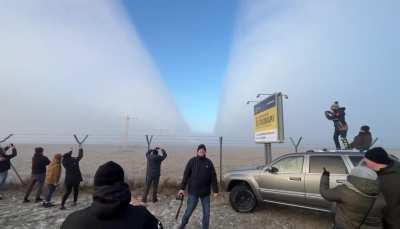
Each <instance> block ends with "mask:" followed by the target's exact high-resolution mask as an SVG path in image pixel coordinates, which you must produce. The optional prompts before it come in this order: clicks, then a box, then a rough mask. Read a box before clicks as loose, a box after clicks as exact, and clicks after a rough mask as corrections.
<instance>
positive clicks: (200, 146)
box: [197, 144, 207, 152]
mask: <svg viewBox="0 0 400 229" xmlns="http://www.w3.org/2000/svg"><path fill="white" fill-rule="evenodd" d="M200 149H204V151H206V152H207V148H206V146H205V145H204V144H200V145H199V146H198V147H197V151H199V150H200Z"/></svg>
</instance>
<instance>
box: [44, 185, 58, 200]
mask: <svg viewBox="0 0 400 229" xmlns="http://www.w3.org/2000/svg"><path fill="white" fill-rule="evenodd" d="M55 191H56V186H55V185H54V184H48V185H47V195H46V202H50V201H51V197H52V196H53V193H54V192H55Z"/></svg>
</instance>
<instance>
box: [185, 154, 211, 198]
mask: <svg viewBox="0 0 400 229" xmlns="http://www.w3.org/2000/svg"><path fill="white" fill-rule="evenodd" d="M186 186H187V187H188V193H189V194H191V195H195V196H199V197H204V196H208V195H210V194H211V187H212V188H213V191H214V193H218V181H217V174H216V172H215V168H214V165H213V163H212V161H211V160H210V159H208V158H207V157H205V156H204V157H199V156H196V157H193V158H192V159H190V160H189V162H188V163H187V165H186V168H185V172H184V174H183V179H182V183H181V190H185V189H186Z"/></svg>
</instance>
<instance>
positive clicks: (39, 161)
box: [23, 147, 50, 203]
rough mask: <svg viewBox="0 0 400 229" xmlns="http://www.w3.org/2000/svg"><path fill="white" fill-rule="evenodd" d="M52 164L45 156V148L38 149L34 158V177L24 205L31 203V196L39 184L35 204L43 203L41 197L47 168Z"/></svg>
mask: <svg viewBox="0 0 400 229" xmlns="http://www.w3.org/2000/svg"><path fill="white" fill-rule="evenodd" d="M48 164H50V160H49V158H47V157H46V156H44V155H43V148H42V147H36V148H35V154H34V155H33V158H32V176H31V182H30V184H29V186H28V190H27V191H26V194H25V197H24V201H23V202H24V203H28V202H30V200H29V195H30V194H31V192H32V190H33V188H34V186H35V184H37V191H36V199H35V203H38V202H40V201H42V199H41V198H40V195H41V194H42V189H43V184H44V178H45V177H46V166H47V165H48Z"/></svg>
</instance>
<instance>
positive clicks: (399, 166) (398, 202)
mask: <svg viewBox="0 0 400 229" xmlns="http://www.w3.org/2000/svg"><path fill="white" fill-rule="evenodd" d="M378 180H379V188H380V190H381V192H382V193H383V196H384V197H385V201H386V207H385V208H384V211H383V212H384V223H385V228H388V229H395V228H396V229H397V228H399V227H400V163H399V161H395V160H393V162H392V164H391V165H389V166H388V167H386V168H384V169H381V170H380V171H379V172H378Z"/></svg>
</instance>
